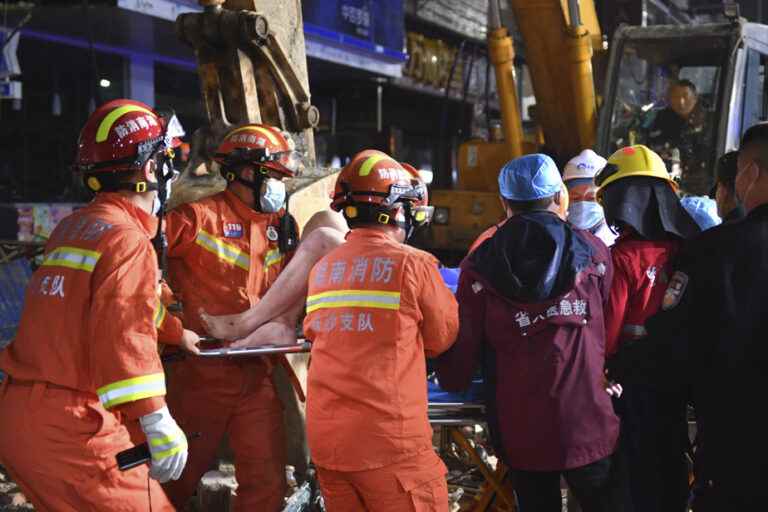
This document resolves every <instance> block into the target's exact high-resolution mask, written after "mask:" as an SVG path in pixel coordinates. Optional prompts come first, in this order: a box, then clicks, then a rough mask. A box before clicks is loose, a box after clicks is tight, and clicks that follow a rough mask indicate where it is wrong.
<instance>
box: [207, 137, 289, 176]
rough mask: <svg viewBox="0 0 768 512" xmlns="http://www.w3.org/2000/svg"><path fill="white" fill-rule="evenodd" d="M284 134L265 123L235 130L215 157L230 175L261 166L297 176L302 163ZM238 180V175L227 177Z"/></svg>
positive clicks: (220, 146) (221, 145)
mask: <svg viewBox="0 0 768 512" xmlns="http://www.w3.org/2000/svg"><path fill="white" fill-rule="evenodd" d="M293 147H294V146H293V143H292V142H291V141H289V139H288V138H287V137H286V135H284V134H283V132H282V131H280V130H279V129H277V128H275V127H274V126H268V125H265V124H248V125H245V126H241V127H239V128H235V129H234V130H232V131H230V132H229V133H228V134H227V135H225V136H224V140H223V141H222V142H221V144H220V145H219V147H218V149H217V150H216V154H215V156H214V160H216V161H217V162H219V163H220V164H221V165H222V166H223V167H224V168H225V169H227V170H228V172H230V173H231V172H233V171H234V170H235V168H236V167H237V166H239V165H243V164H251V165H255V166H260V167H263V168H266V169H269V170H272V171H275V172H278V173H280V174H282V175H284V176H286V177H289V178H290V177H293V176H296V174H297V173H298V170H299V165H300V163H301V158H300V155H299V153H298V152H297V151H294V149H293ZM227 178H228V179H234V175H233V176H231V177H229V176H228V177H227Z"/></svg>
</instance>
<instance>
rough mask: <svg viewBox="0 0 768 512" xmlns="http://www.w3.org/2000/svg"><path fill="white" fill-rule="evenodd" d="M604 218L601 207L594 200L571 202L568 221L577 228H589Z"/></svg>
mask: <svg viewBox="0 0 768 512" xmlns="http://www.w3.org/2000/svg"><path fill="white" fill-rule="evenodd" d="M604 220H605V214H604V213H603V207H602V206H600V205H599V204H597V203H596V202H594V201H579V202H576V203H571V206H570V207H569V208H568V222H570V223H571V224H572V225H573V226H574V227H576V228H578V229H591V228H594V227H595V226H597V225H598V224H600V223H601V222H603V221H604Z"/></svg>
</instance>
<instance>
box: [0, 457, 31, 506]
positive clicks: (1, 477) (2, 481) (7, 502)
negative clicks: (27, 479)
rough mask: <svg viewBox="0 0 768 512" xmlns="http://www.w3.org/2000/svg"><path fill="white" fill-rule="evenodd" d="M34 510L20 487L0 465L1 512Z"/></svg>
mask: <svg viewBox="0 0 768 512" xmlns="http://www.w3.org/2000/svg"><path fill="white" fill-rule="evenodd" d="M29 510H34V507H32V504H31V503H29V502H28V501H27V498H26V497H25V496H24V495H23V494H22V493H21V491H20V490H19V487H18V486H17V485H16V484H15V483H13V481H12V480H11V479H10V478H9V477H8V473H7V472H6V471H5V468H4V467H2V466H0V512H21V511H29Z"/></svg>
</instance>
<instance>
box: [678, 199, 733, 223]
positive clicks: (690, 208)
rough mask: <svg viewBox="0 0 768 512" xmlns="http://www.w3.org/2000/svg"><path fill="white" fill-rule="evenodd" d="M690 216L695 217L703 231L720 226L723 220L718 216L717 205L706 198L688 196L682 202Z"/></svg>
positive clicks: (712, 200)
mask: <svg viewBox="0 0 768 512" xmlns="http://www.w3.org/2000/svg"><path fill="white" fill-rule="evenodd" d="M680 204H682V205H683V208H685V211H687V212H688V215H690V216H691V217H693V220H695V221H696V224H698V226H699V227H700V228H701V230H702V231H704V230H706V229H709V228H713V227H715V226H717V225H719V224H720V223H721V222H723V221H722V219H721V218H720V217H719V216H718V215H717V203H716V202H715V200H714V199H710V198H709V197H706V196H687V197H684V198H682V199H681V200H680Z"/></svg>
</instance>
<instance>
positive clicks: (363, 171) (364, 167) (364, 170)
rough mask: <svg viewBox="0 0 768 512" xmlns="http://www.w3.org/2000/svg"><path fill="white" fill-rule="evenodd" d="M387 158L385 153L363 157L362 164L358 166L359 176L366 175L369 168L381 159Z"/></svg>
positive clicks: (369, 171) (368, 172)
mask: <svg viewBox="0 0 768 512" xmlns="http://www.w3.org/2000/svg"><path fill="white" fill-rule="evenodd" d="M385 158H389V157H388V156H387V155H371V156H369V157H368V158H366V159H365V162H363V165H361V166H360V176H368V175H369V174H371V169H373V166H374V165H376V164H377V163H378V162H380V161H381V160H384V159H385Z"/></svg>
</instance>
